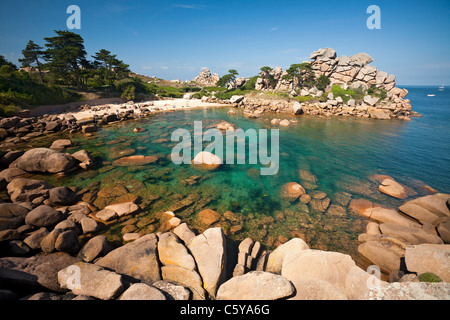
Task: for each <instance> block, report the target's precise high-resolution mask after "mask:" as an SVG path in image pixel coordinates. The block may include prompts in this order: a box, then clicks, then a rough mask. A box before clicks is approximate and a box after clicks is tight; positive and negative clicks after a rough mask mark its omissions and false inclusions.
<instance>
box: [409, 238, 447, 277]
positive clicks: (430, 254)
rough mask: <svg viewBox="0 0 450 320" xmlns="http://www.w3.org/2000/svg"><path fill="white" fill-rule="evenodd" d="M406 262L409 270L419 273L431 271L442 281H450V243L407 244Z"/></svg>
mask: <svg viewBox="0 0 450 320" xmlns="http://www.w3.org/2000/svg"><path fill="white" fill-rule="evenodd" d="M405 263H406V268H407V269H408V271H411V272H416V273H417V274H422V273H427V272H431V273H434V274H436V275H437V276H438V277H439V278H441V279H442V281H445V282H450V245H449V244H420V245H415V246H407V247H406V252H405Z"/></svg>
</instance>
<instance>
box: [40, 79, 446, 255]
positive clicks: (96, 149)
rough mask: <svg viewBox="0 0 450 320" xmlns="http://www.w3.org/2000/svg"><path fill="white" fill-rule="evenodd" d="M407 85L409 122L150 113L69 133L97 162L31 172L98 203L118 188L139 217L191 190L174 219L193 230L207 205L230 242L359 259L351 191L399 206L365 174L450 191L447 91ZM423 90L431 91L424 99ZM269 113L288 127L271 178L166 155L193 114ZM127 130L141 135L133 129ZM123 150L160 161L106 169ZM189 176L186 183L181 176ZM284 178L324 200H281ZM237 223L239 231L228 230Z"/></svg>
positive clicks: (255, 168)
mask: <svg viewBox="0 0 450 320" xmlns="http://www.w3.org/2000/svg"><path fill="white" fill-rule="evenodd" d="M408 90H410V94H409V96H408V98H409V99H410V100H411V104H412V106H413V110H415V111H417V112H419V113H421V114H423V115H424V117H422V118H412V121H409V122H408V121H403V120H390V121H383V120H373V119H360V118H354V117H330V118H323V117H318V116H299V117H295V118H294V117H291V116H288V115H280V114H275V113H274V114H264V115H263V116H262V117H261V118H259V119H247V118H245V117H243V116H242V114H241V113H240V111H239V110H237V114H236V115H233V116H230V115H228V114H227V111H228V110H229V109H228V108H210V109H196V110H183V111H177V112H170V113H161V114H156V115H154V116H151V117H149V118H146V119H142V120H140V121H138V122H135V121H133V122H128V123H121V124H118V125H112V126H107V127H104V128H102V130H101V131H99V132H97V133H96V134H95V135H94V136H93V137H90V138H86V137H85V136H83V135H74V136H73V137H72V139H73V141H74V142H75V144H76V147H75V148H74V149H73V150H70V152H72V151H76V150H78V149H86V150H89V151H90V152H91V153H92V155H93V156H94V157H95V159H96V163H97V166H96V168H94V170H90V171H87V172H82V173H77V174H72V175H69V176H67V177H55V176H53V177H48V176H45V177H44V176H40V177H41V178H44V179H46V180H50V182H52V183H53V184H55V185H68V186H77V187H79V188H80V189H81V188H85V190H84V191H86V190H87V191H88V192H87V193H86V194H85V195H84V197H85V198H84V199H88V200H89V201H90V202H91V203H94V204H96V205H97V206H102V205H104V204H106V203H107V202H108V201H110V200H113V198H114V197H113V198H112V199H107V201H106V202H105V201H104V199H99V197H98V196H97V197H96V193H97V192H98V191H100V190H102V189H105V188H107V187H111V186H117V185H121V186H124V187H125V188H126V189H127V191H128V193H129V194H132V195H134V196H136V197H137V202H138V203H139V204H140V205H141V207H142V208H143V212H144V213H143V214H141V215H140V218H142V217H143V216H146V215H149V216H152V215H154V216H156V217H158V213H159V212H161V211H164V210H169V209H171V208H173V207H171V206H172V205H174V204H175V205H176V204H179V203H180V201H181V202H182V201H183V200H184V199H186V197H189V196H191V197H193V199H195V201H194V202H193V203H191V204H189V205H188V206H187V207H186V208H183V209H181V210H179V211H178V212H176V215H177V216H179V217H181V218H182V220H183V221H186V222H188V223H189V224H191V225H193V226H194V227H198V228H199V229H200V230H201V228H202V226H201V225H199V224H198V221H197V220H196V214H197V213H198V212H199V211H200V210H202V209H204V208H210V209H213V210H215V211H217V212H219V213H220V214H221V215H223V219H222V221H221V222H220V224H221V225H222V226H223V227H224V229H225V230H228V231H229V233H230V236H231V237H233V238H235V239H236V240H241V239H244V238H245V237H247V236H251V237H252V238H253V239H255V240H259V241H261V242H262V243H263V244H265V245H266V246H267V247H268V248H273V247H274V246H275V245H276V244H277V243H280V242H282V241H285V240H286V239H289V238H291V237H294V236H299V237H301V238H304V239H305V240H306V241H307V242H308V244H309V245H310V246H311V247H313V248H318V249H326V250H336V251H340V252H344V253H348V254H351V255H352V257H353V258H354V259H355V260H356V261H359V260H360V259H361V257H359V255H358V253H357V250H356V249H357V245H358V242H357V236H358V235H359V234H360V233H362V232H364V230H365V225H366V221H365V220H364V219H362V218H361V217H358V216H354V215H353V214H352V213H351V212H349V210H348V207H347V205H348V200H349V199H350V197H351V198H365V199H369V200H372V201H375V202H377V203H380V204H383V205H385V206H388V207H398V206H399V205H401V203H402V201H401V200H398V199H395V198H392V197H390V196H387V195H385V194H382V193H380V192H379V191H378V184H377V183H374V182H373V181H372V180H371V179H370V176H371V175H373V174H384V175H390V176H392V177H393V178H394V179H396V180H397V181H399V182H400V183H403V184H405V185H407V186H409V187H411V188H412V189H414V190H415V191H416V192H417V193H418V195H424V194H427V192H426V190H424V189H423V188H422V186H423V185H429V186H431V187H433V188H435V189H437V190H438V191H440V192H446V193H449V192H450V170H449V164H450V158H449V157H450V149H449V148H450V146H449V137H450V129H449V126H448V125H447V124H448V121H449V120H450V103H449V102H450V92H448V91H444V92H437V88H421V87H409V88H408ZM431 92H433V93H435V94H436V96H435V97H427V94H429V93H431ZM275 117H278V118H288V119H291V120H296V121H297V123H294V124H293V125H292V126H291V127H289V128H280V140H279V143H280V145H279V153H280V157H279V161H280V166H279V172H278V173H277V174H276V175H274V176H261V175H260V171H259V170H260V168H261V165H259V164H256V165H250V164H245V165H237V164H235V165H223V166H222V167H220V168H219V169H217V170H215V171H209V172H208V171H198V170H196V169H194V168H192V167H191V166H190V165H175V164H173V163H172V162H171V161H170V158H169V154H170V153H171V150H172V147H173V146H174V145H175V144H176V142H171V141H170V138H171V134H172V132H173V131H174V130H175V129H178V128H185V129H188V130H191V131H192V128H193V122H194V121H199V120H202V121H203V126H204V127H205V128H208V127H209V126H211V125H213V124H217V123H219V122H220V121H221V120H226V121H228V122H230V123H232V124H233V125H234V126H235V127H239V128H242V129H244V130H247V129H271V128H274V127H273V126H272V125H271V124H270V120H271V119H272V118H275ZM135 127H142V128H144V129H145V131H143V132H140V133H135V132H133V129H134V128H135ZM158 139H159V140H158ZM161 139H166V140H161ZM155 140H156V141H155ZM45 143H47V144H48V145H49V144H50V143H51V142H45ZM45 143H44V145H45ZM36 144H37V142H35V143H34V145H35V146H36ZM207 144H209V143H206V144H205V145H207ZM127 155H156V156H157V157H158V158H159V160H158V162H156V163H153V164H149V165H145V166H136V167H116V166H114V165H112V162H113V161H114V160H116V159H117V158H120V157H122V156H127ZM299 170H304V171H307V172H308V173H310V174H313V175H314V176H315V177H316V179H317V181H316V182H314V183H312V182H308V181H305V180H302V179H301V178H300V174H299ZM192 177H194V180H195V181H194V182H192V181H193V180H192V179H191V180H189V179H190V178H192ZM187 181H191V182H192V183H188V182H187ZM288 182H298V183H300V184H302V185H303V186H304V187H305V188H306V190H307V192H308V193H309V194H311V195H312V194H314V193H315V192H316V193H317V191H321V192H324V193H326V197H327V198H329V199H330V206H329V207H328V209H327V210H326V211H325V212H321V211H320V210H319V211H317V210H316V209H314V208H313V207H312V205H311V203H310V204H308V205H305V204H302V203H299V202H298V201H297V202H294V203H290V202H288V201H286V200H283V199H282V198H281V197H280V192H281V187H282V186H283V185H284V184H286V183H288ZM343 198H345V199H347V200H344V201H343V200H342V199H343ZM100 200H101V201H100ZM332 209H333V210H332ZM227 211H231V212H233V213H234V214H235V216H234V217H235V218H234V219H230V218H229V216H227V215H226V214H225V212H227ZM236 217H237V218H236ZM236 226H237V227H238V229H233V227H236ZM122 227H123V225H121V224H118V225H115V226H114V225H113V226H111V227H110V230H111V234H112V235H114V234H116V233H117V232H118V230H120V229H121V228H122ZM139 228H140V230H141V231H145V230H147V229H145V228H144V229H145V230H144V229H143V228H142V226H140V227H139ZM232 230H235V231H232ZM236 230H237V231H236ZM280 236H281V237H280Z"/></svg>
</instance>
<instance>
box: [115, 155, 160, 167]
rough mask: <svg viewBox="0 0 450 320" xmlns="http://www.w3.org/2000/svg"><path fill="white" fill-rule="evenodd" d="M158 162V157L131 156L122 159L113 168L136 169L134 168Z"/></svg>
mask: <svg viewBox="0 0 450 320" xmlns="http://www.w3.org/2000/svg"><path fill="white" fill-rule="evenodd" d="M156 161H158V157H156V156H130V157H123V158H120V159H118V160H116V161H114V162H113V163H112V164H113V166H117V167H134V166H143V165H146V164H150V163H153V162H156Z"/></svg>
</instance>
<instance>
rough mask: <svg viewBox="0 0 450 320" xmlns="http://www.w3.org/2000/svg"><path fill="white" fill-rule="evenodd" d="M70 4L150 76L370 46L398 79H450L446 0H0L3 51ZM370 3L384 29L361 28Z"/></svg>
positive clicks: (276, 62) (289, 60)
mask: <svg viewBox="0 0 450 320" xmlns="http://www.w3.org/2000/svg"><path fill="white" fill-rule="evenodd" d="M72 4H75V5H78V6H79V7H80V8H81V30H72V31H74V32H77V33H80V34H81V35H82V37H83V38H84V40H85V46H86V50H87V52H88V54H89V56H91V55H94V53H95V52H97V51H98V50H100V49H107V50H110V51H111V52H112V53H114V54H117V56H118V58H119V59H121V60H124V62H126V63H128V64H129V65H130V66H131V69H132V70H133V71H135V72H137V73H140V74H145V75H148V76H153V75H155V76H157V77H161V78H164V79H169V80H172V79H182V80H186V79H192V78H194V77H195V76H196V75H198V74H199V72H200V71H201V69H202V68H203V67H208V68H209V69H210V70H211V72H215V73H219V74H220V75H223V74H225V73H226V72H227V70H228V69H231V68H232V69H237V70H238V72H239V73H240V75H241V76H245V77H250V76H253V75H256V74H257V73H258V72H259V69H260V68H261V67H262V66H265V65H268V66H271V67H276V66H281V67H283V68H284V69H286V68H287V67H289V65H290V64H293V63H300V62H302V61H304V60H307V59H309V56H310V54H311V53H312V52H313V51H315V50H318V49H319V48H327V47H329V48H333V49H335V50H336V52H337V54H338V56H341V55H347V56H350V55H353V54H356V53H359V52H367V53H369V54H370V55H371V56H372V57H373V58H374V59H375V61H374V62H372V65H374V66H376V67H377V68H378V69H379V70H382V71H386V72H388V73H389V74H394V75H396V76H397V83H399V84H403V85H408V84H416V85H440V84H442V83H445V84H447V85H450V0H440V1H439V0H429V1H418V0H410V1H403V0H402V1H396V0H390V1H384V0H371V1H365V0H341V1H335V0H334V1H326V0H322V1H310V0H309V1H302V0H295V1H291V0H258V1H253V0H252V1H247V0H239V1H237V0H227V1H212V0H210V1H200V0H192V1H183V0H179V1H174V0H159V1H153V0H151V1H150V0H148V1H138V0H132V1H119V0H90V1H87V0H70V1H66V0H55V1H49V0H40V1H31V0H29V1H24V0H14V1H7V0H0V54H2V55H4V56H5V57H6V58H7V59H8V60H10V61H12V62H14V63H16V64H18V62H17V59H18V58H21V50H22V49H23V48H24V47H25V45H26V43H27V42H28V40H33V41H34V42H36V43H38V44H40V45H42V46H43V45H44V44H45V41H44V40H43V38H44V37H49V36H53V35H54V32H53V30H62V29H64V30H67V25H66V20H67V18H68V17H69V16H70V15H69V14H67V13H66V9H67V7H68V6H69V5H72ZM372 4H374V5H378V6H379V7H380V9H381V30H369V29H368V28H367V27H366V21H367V19H368V18H369V16H370V14H367V13H366V10H367V8H368V6H369V5H372Z"/></svg>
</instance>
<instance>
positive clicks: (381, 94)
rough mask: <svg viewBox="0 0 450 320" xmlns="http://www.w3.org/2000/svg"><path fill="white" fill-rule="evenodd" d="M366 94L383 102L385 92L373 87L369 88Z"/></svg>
mask: <svg viewBox="0 0 450 320" xmlns="http://www.w3.org/2000/svg"><path fill="white" fill-rule="evenodd" d="M367 94H368V95H371V96H374V97H378V98H380V100H384V99H386V96H387V91H386V90H385V89H380V88H375V87H373V88H369V89H368V90H367Z"/></svg>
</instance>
